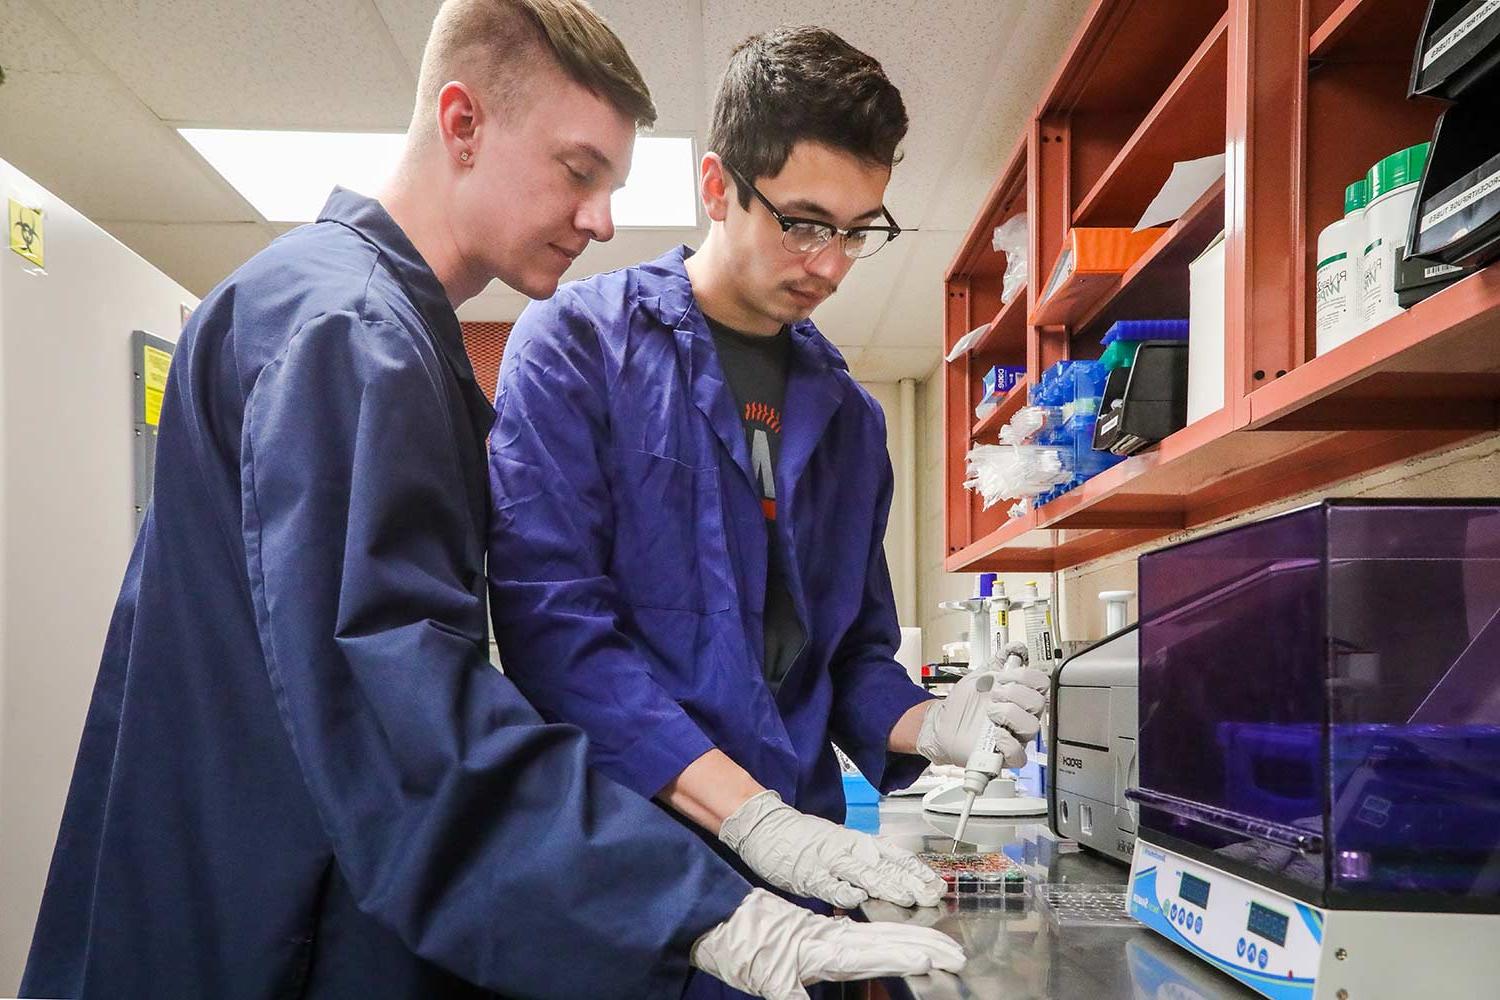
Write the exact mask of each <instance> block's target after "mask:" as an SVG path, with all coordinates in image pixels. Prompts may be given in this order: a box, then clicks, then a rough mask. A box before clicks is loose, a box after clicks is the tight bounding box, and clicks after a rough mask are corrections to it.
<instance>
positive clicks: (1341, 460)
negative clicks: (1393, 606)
mask: <svg viewBox="0 0 1500 1000" xmlns="http://www.w3.org/2000/svg"><path fill="white" fill-rule="evenodd" d="M1228 427H1229V417H1228V415H1227V413H1226V412H1225V411H1219V413H1217V414H1214V415H1212V416H1210V417H1207V418H1205V419H1204V420H1202V421H1199V422H1198V423H1197V424H1194V425H1192V426H1190V427H1187V428H1184V429H1183V430H1181V431H1178V432H1177V434H1174V435H1173V436H1172V437H1170V438H1168V439H1167V440H1166V441H1163V442H1162V443H1161V445H1160V446H1159V447H1158V448H1157V449H1156V450H1154V451H1151V452H1147V453H1146V454H1143V455H1137V456H1134V457H1132V458H1130V459H1127V460H1126V461H1124V462H1122V463H1120V464H1119V465H1117V466H1115V467H1113V468H1111V469H1108V470H1106V471H1104V472H1102V473H1100V474H1099V475H1097V476H1095V477H1094V478H1093V479H1090V480H1089V481H1088V482H1086V483H1084V484H1083V485H1082V486H1079V487H1078V488H1077V489H1074V490H1072V491H1070V492H1068V493H1065V494H1063V495H1062V496H1061V497H1058V498H1057V499H1056V500H1053V501H1052V502H1051V503H1048V504H1045V505H1043V506H1042V507H1040V508H1038V509H1036V510H1034V511H1032V512H1031V514H1030V515H1028V519H1025V523H1024V524H1006V525H1002V526H1001V527H1000V528H999V529H997V530H996V531H993V532H991V533H989V534H988V535H985V536H984V537H981V538H979V539H976V540H975V542H974V543H973V544H972V545H970V546H968V547H966V548H964V549H962V550H960V551H959V552H956V553H954V554H953V555H951V556H949V558H948V560H947V562H946V568H947V569H948V571H949V572H979V571H991V570H995V571H1008V570H1015V571H1023V572H1043V571H1046V570H1049V569H1050V570H1060V569H1065V568H1067V567H1069V566H1076V565H1078V564H1079V563H1081V562H1086V561H1088V560H1089V559H1094V558H1098V557H1100V556H1103V555H1108V554H1110V553H1113V552H1119V551H1122V550H1124V549H1127V548H1132V547H1134V546H1136V545H1144V544H1147V543H1148V542H1151V541H1153V540H1156V539H1160V538H1163V537H1165V536H1166V535H1169V534H1171V533H1172V532H1174V531H1182V530H1184V529H1188V528H1195V527H1199V526H1201V525H1204V524H1209V523H1211V522H1213V521H1217V520H1220V519H1222V518H1225V517H1229V516H1231V515H1234V514H1237V513H1240V512H1242V511H1246V510H1250V509H1252V508H1255V507H1259V506H1262V505H1264V504H1266V503H1269V502H1272V501H1275V500H1280V499H1285V498H1287V497H1291V496H1295V495H1297V494H1299V493H1303V492H1308V491H1312V490H1317V489H1319V488H1322V487H1325V486H1328V485H1331V484H1333V483H1336V482H1338V481H1340V480H1342V479H1346V478H1349V477H1351V476H1355V475H1358V474H1360V473H1362V472H1365V471H1368V470H1369V469H1371V468H1376V467H1380V466H1384V465H1388V464H1390V463H1391V462H1392V461H1399V460H1401V459H1403V458H1407V457H1410V456H1414V455H1419V454H1422V453H1424V452H1428V451H1432V450H1434V449H1437V448H1441V447H1444V446H1446V445H1450V444H1456V443H1458V442H1460V441H1462V440H1464V439H1465V438H1467V437H1470V436H1472V435H1474V434H1475V433H1477V431H1476V430H1474V429H1458V430H1452V429H1448V430H1423V431H1411V430H1399V431H1392V430H1358V431H1347V430H1337V431H1330V430H1304V431H1250V430H1227V428H1228ZM1049 531H1050V532H1053V534H1052V536H1051V537H1050V538H1044V534H1045V533H1046V532H1049ZM1046 552H1050V565H1047V563H1048V559H1047V558H1044V553H1046Z"/></svg>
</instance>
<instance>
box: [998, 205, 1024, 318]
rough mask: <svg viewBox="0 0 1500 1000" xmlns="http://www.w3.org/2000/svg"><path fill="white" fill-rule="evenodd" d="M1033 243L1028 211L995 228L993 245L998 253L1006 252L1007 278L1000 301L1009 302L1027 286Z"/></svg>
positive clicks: (1002, 286) (1001, 290)
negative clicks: (1028, 222) (1029, 255)
mask: <svg viewBox="0 0 1500 1000" xmlns="http://www.w3.org/2000/svg"><path fill="white" fill-rule="evenodd" d="M1030 244H1031V227H1030V226H1028V225H1027V224H1026V213H1025V212H1022V213H1021V214H1020V215H1013V216H1011V217H1010V218H1009V219H1007V220H1006V221H1005V222H1004V223H1002V224H1001V225H1000V226H999V227H998V228H996V230H995V236H994V240H993V241H992V245H993V246H994V248H995V252H996V253H1003V254H1005V278H1004V280H1003V282H1002V284H1001V287H1000V301H1001V302H1002V303H1008V302H1010V300H1011V299H1013V298H1015V297H1016V293H1017V292H1019V291H1020V290H1021V289H1022V288H1024V287H1026V279H1027V277H1028V276H1029V275H1030V266H1029V257H1028V251H1029V248H1030Z"/></svg>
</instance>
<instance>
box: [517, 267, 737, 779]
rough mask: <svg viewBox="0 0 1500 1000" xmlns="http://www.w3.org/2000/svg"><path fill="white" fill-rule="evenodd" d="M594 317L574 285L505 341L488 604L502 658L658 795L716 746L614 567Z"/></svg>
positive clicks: (547, 710)
mask: <svg viewBox="0 0 1500 1000" xmlns="http://www.w3.org/2000/svg"><path fill="white" fill-rule="evenodd" d="M596 322H598V321H597V320H596V319H595V318H594V316H593V315H592V314H591V313H590V312H589V311H587V310H586V309H584V308H583V307H582V306H581V305H580V304H579V303H578V302H577V301H576V300H575V299H574V298H573V296H572V294H571V293H570V292H569V291H567V290H564V291H562V292H560V293H559V294H557V295H555V296H553V298H552V299H551V300H549V301H547V302H539V303H533V304H532V305H531V306H529V307H527V309H526V311H525V312H524V313H523V314H522V315H521V318H520V320H519V321H518V322H517V324H516V327H515V329H514V330H513V331H512V333H511V336H510V339H509V341H508V342H507V344H506V354H505V361H504V365H503V367H502V369H501V372H500V385H499V392H498V394H497V397H496V400H495V426H494V429H493V430H492V431H491V433H490V442H489V453H490V459H489V467H490V497H491V501H490V502H491V505H492V511H491V518H490V551H489V555H490V561H489V569H490V613H491V615H492V617H493V619H494V623H495V640H496V643H497V645H498V646H499V648H500V662H501V664H502V666H503V667H504V669H505V671H506V673H507V674H508V675H509V676H510V677H512V678H513V679H514V680H515V682H516V684H517V686H518V687H520V689H521V690H522V691H523V692H524V693H525V694H526V696H527V697H528V698H529V699H531V702H532V703H533V704H534V705H536V706H537V708H538V709H540V710H541V712H542V714H543V715H544V716H546V717H547V718H551V719H559V720H565V721H568V722H572V723H575V724H577V725H579V726H582V727H583V729H584V731H585V732H587V733H588V735H589V741H590V743H591V745H592V748H593V760H594V762H595V763H596V764H597V766H598V767H599V768H600V770H602V771H603V772H604V773H605V774H607V775H609V776H610V777H611V778H614V779H615V780H616V781H619V782H620V783H621V784H623V785H625V786H626V787H628V788H632V789H634V790H635V791H637V792H639V793H641V794H642V795H646V796H651V795H655V794H656V793H657V792H659V791H660V790H661V789H662V787H663V786H665V785H666V784H667V783H668V782H670V781H671V780H672V779H673V778H675V777H676V776H677V775H678V774H680V773H681V772H682V771H683V769H684V768H686V767H687V766H688V765H689V764H691V763H692V762H693V761H694V760H696V759H698V758H699V757H701V756H702V755H703V754H705V753H707V752H708V751H709V750H712V749H713V748H714V744H713V742H712V741H711V740H710V739H709V738H708V737H707V736H706V735H705V734H704V732H703V731H702V729H701V728H700V727H699V726H698V725H697V723H695V722H694V721H693V720H692V719H691V718H690V717H689V716H688V714H687V713H686V712H685V711H684V710H683V709H682V707H681V706H680V705H679V704H678V703H677V701H676V700H675V699H674V698H673V697H672V695H671V694H670V692H668V691H667V690H666V689H664V688H663V687H662V686H661V685H660V684H659V683H658V682H657V680H656V679H655V678H654V677H653V675H652V671H651V659H650V658H651V655H652V654H651V653H650V652H649V650H647V649H646V648H644V646H643V644H642V643H640V642H639V641H637V640H636V639H634V638H633V637H632V636H631V635H630V634H629V632H628V629H627V627H626V625H625V623H624V620H623V616H622V611H623V608H624V604H623V599H622V596H621V594H620V592H619V588H618V587H617V585H616V584H615V582H614V581H613V580H612V579H611V577H610V576H609V573H608V560H609V558H610V553H611V551H612V549H613V543H614V519H613V515H612V510H613V506H612V502H611V499H610V484H609V482H608V479H607V476H606V472H605V453H606V449H607V448H608V442H609V418H608V410H607V406H606V401H605V396H604V386H605V383H604V377H605V376H604V371H603V361H602V356H601V353H600V352H601V347H600V342H599V336H598V332H597V330H596V328H595V325H594V324H595V323H596ZM663 530H664V531H670V530H672V529H671V528H670V527H667V526H665V525H664V526H663ZM642 569H643V571H645V572H649V569H648V568H645V567H643V568H642Z"/></svg>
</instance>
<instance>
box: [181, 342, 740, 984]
mask: <svg viewBox="0 0 1500 1000" xmlns="http://www.w3.org/2000/svg"><path fill="white" fill-rule="evenodd" d="M420 336H421V335H420V334H413V333H412V332H411V331H408V330H406V329H404V328H402V327H401V326H399V325H396V324H392V323H386V322H379V321H374V322H372V321H368V320H362V319H361V318H359V317H357V316H354V315H351V314H347V313H334V314H327V315H324V316H321V317H319V318H317V319H315V320H313V321H311V322H309V323H308V324H307V325H306V326H304V327H303V328H302V329H301V330H299V331H298V332H297V333H296V334H295V336H294V337H293V338H292V339H291V340H290V342H289V344H288V346H287V348H286V349H285V350H284V352H283V353H282V354H281V355H280V356H279V357H277V358H276V359H275V360H274V361H273V362H271V363H270V364H269V365H268V366H267V367H266V368H265V369H264V370H263V372H262V373H261V374H260V375H259V376H258V378H257V382H256V384H255V387H254V389H253V390H252V392H251V394H250V396H249V399H248V400H247V404H246V410H245V424H244V429H243V435H242V445H243V453H242V473H243V488H242V502H243V524H242V530H243V534H244V540H245V545H246V550H247V555H248V566H249V580H248V583H249V586H250V589H251V592H252V597H253V601H254V606H255V612H256V617H257V626H258V629H259V633H260V639H261V643H262V646H263V652H264V656H265V661H266V667H267V670H268V672H269V677H270V682H271V684H272V687H273V689H274V693H275V697H276V700H277V706H278V710H279V713H280V715H281V718H282V721H283V723H284V724H285V727H286V730H287V733H288V735H289V737H290V740H291V744H292V746H293V749H294V751H295V753H296V757H297V761H298V763H299V765H300V767H301V771H302V775H303V777H304V779H305V782H306V786H307V789H308V791H309V793H310V794H311V798H312V800H313V802H314V804H315V807H316V809H317V811H318V814H319V817H320V819H321V821H322V823H323V825H324V827H325V829H326V831H327V834H328V837H329V839H330V841H331V844H332V849H333V854H334V858H335V861H336V863H337V864H338V865H339V867H340V870H341V871H342V873H343V875H344V877H345V879H346V880H347V881H348V883H349V884H350V886H351V887H352V888H353V891H354V892H355V894H356V897H357V900H358V903H359V905H360V907H361V909H363V910H364V911H366V912H367V913H369V914H371V915H372V916H374V917H375V918H377V919H379V920H381V921H382V922H384V923H386V924H387V925H388V926H390V927H391V928H392V929H393V930H394V931H395V932H396V933H397V934H398V935H399V936H400V938H401V939H402V940H403V941H404V942H405V943H406V944H407V945H408V946H409V947H410V948H411V949H412V950H413V951H414V952H415V953H417V954H419V955H421V956H423V957H424V958H426V959H428V960H430V961H433V962H435V963H437V964H439V965H441V966H444V967H445V968H447V969H449V970H451V971H452V972H454V973H456V974H458V975H459V976H461V977H463V978H465V979H467V980H470V981H472V982H474V983H476V984H479V985H482V986H484V987H486V988H488V989H492V990H496V991H498V992H500V993H503V994H506V995H526V996H534V995H541V994H542V993H546V994H547V995H555V996H612V997H636V996H654V997H676V996H678V995H679V994H680V990H681V988H682V984H683V982H684V981H685V977H686V975H687V973H688V971H689V970H688V964H687V953H688V950H689V948H690V947H691V944H692V942H693V941H694V940H696V938H697V937H698V936H699V935H700V934H701V933H702V932H704V931H705V930H706V929H707V928H709V927H711V926H712V925H714V924H716V923H718V922H720V921H721V920H723V919H724V918H725V917H727V915H728V914H729V913H730V912H732V911H733V909H734V908H735V907H736V906H737V905H738V903H739V901H740V900H741V899H742V898H743V897H744V895H745V894H746V892H748V887H747V886H746V885H745V883H744V882H743V881H742V880H741V879H740V878H739V876H737V875H735V874H734V873H733V872H732V871H731V870H730V869H729V868H728V867H727V866H726V865H724V864H723V863H722V862H721V861H720V860H719V859H718V858H717V857H716V856H715V855H714V854H713V853H712V852H711V851H710V850H708V849H707V848H706V847H705V846H704V845H702V844H701V843H700V842H698V840H697V838H696V837H694V836H692V835H691V834H690V833H688V831H686V830H684V829H682V828H681V827H680V826H679V825H678V824H676V823H674V822H673V821H672V820H671V819H669V818H668V817H666V816H663V815H661V813H660V811H659V810H658V809H657V808H656V807H655V806H653V805H652V804H651V803H648V802H646V801H644V800H642V799H641V798H639V797H638V796H636V795H633V794H631V793H629V792H627V791H626V790H624V789H622V788H619V787H618V786H616V785H614V784H612V783H610V782H609V781H608V780H607V779H605V778H603V777H602V776H599V775H597V774H593V773H591V772H590V771H589V770H588V769H587V767H586V763H585V755H586V744H585V740H584V738H583V736H582V734H580V733H579V731H578V730H577V729H575V728H573V727H571V726H562V725H546V724H544V723H543V722H542V720H541V719H540V718H539V717H538V716H537V715H536V713H535V712H534V710H533V709H532V708H531V707H530V706H528V705H527V704H526V703H525V701H524V700H523V698H522V697H521V695H520V694H519V693H518V692H517V691H516V689H515V688H514V686H513V685H512V684H511V683H510V681H508V680H507V679H506V678H505V677H503V676H502V675H501V674H500V673H499V672H498V671H497V670H496V669H495V668H494V667H493V666H492V665H491V664H490V663H489V662H488V659H487V656H486V652H485V651H486V642H485V636H484V614H483V609H482V600H483V575H482V569H481V565H482V563H481V560H482V556H483V550H482V547H483V540H482V538H478V537H475V536H476V532H475V530H474V528H473V523H474V522H473V515H472V512H471V510H470V508H469V501H468V494H467V492H466V490H465V484H464V476H463V465H462V462H463V461H465V460H468V461H473V462H475V463H476V469H477V463H479V462H480V456H478V455H474V456H472V457H471V458H470V457H468V456H464V455H462V454H461V453H460V450H459V447H460V446H459V444H458V437H457V435H456V434H455V428H454V426H453V425H452V423H451V419H452V413H453V410H452V409H451V408H450V407H449V406H448V404H447V401H446V400H445V397H444V388H443V383H442V381H441V379H440V378H439V376H438V374H437V373H436V372H435V369H434V366H435V365H436V364H437V363H438V362H437V361H436V360H435V355H432V354H430V353H424V352H425V351H426V350H427V349H426V348H425V345H421V343H420V340H419V338H420ZM202 666H203V668H204V669H206V670H211V669H212V667H213V665H212V664H203V665H202ZM559 948H561V949H562V950H561V951H559Z"/></svg>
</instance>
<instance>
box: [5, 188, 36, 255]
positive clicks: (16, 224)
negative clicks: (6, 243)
mask: <svg viewBox="0 0 1500 1000" xmlns="http://www.w3.org/2000/svg"><path fill="white" fill-rule="evenodd" d="M8 200H9V201H10V213H9V215H10V226H9V227H8V228H7V229H6V232H7V233H8V234H9V236H10V248H11V249H12V250H14V251H15V252H16V253H18V254H20V255H21V256H22V257H25V258H26V259H27V260H29V261H31V262H32V263H33V264H35V265H36V266H37V267H45V266H46V265H45V264H44V263H42V210H41V209H40V208H27V207H26V206H25V205H23V204H21V203H20V202H19V201H16V200H15V199H14V198H11V199H8Z"/></svg>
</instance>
